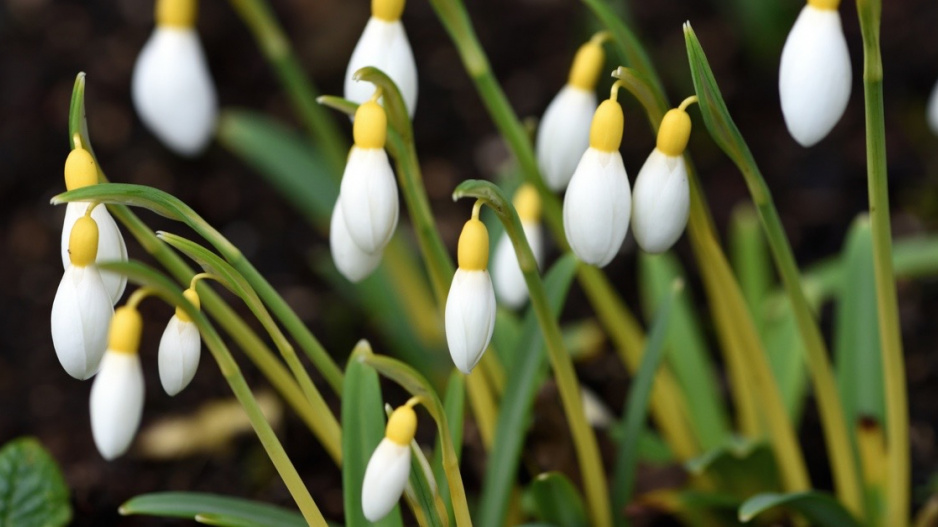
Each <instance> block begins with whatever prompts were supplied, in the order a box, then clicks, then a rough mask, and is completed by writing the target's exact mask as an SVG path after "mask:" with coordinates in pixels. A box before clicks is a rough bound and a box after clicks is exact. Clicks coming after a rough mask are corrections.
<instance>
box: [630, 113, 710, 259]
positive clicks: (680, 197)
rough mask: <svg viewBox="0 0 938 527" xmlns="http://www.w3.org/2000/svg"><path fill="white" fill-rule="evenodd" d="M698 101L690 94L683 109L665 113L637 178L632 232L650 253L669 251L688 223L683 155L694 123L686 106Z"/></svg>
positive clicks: (685, 170)
mask: <svg viewBox="0 0 938 527" xmlns="http://www.w3.org/2000/svg"><path fill="white" fill-rule="evenodd" d="M696 100H697V98H696V96H694V97H689V98H688V99H686V100H685V101H684V103H682V104H681V106H680V108H676V109H673V110H670V111H668V113H667V114H665V116H664V119H663V120H662V121H661V127H660V128H659V130H658V142H657V145H656V146H655V149H654V150H653V151H652V152H651V155H649V156H648V159H647V160H646V161H645V164H644V165H642V169H641V170H640V171H639V173H638V177H637V178H635V191H634V192H633V194H632V233H633V234H634V235H635V241H636V242H638V245H639V246H640V247H641V248H642V249H643V250H645V251H646V252H650V253H660V252H664V251H666V250H668V249H669V248H670V247H671V246H672V245H674V242H676V241H677V239H678V238H680V237H681V234H682V233H683V232H684V227H685V226H687V217H688V215H689V214H690V186H689V185H688V182H687V166H686V165H685V164H684V158H683V157H682V156H683V153H684V149H685V148H686V147H687V141H688V139H689V138H690V129H691V122H690V116H688V115H687V112H686V111H685V109H686V107H687V105H688V104H691V103H693V102H694V101H696Z"/></svg>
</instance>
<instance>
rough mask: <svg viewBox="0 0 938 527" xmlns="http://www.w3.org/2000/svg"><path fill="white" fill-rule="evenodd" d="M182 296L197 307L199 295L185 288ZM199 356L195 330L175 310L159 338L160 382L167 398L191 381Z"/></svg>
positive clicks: (197, 336)
mask: <svg viewBox="0 0 938 527" xmlns="http://www.w3.org/2000/svg"><path fill="white" fill-rule="evenodd" d="M183 295H185V297H186V299H187V300H189V302H191V303H192V304H193V305H194V306H195V307H196V308H198V307H199V305H200V303H199V294H198V293H196V292H195V289H194V288H192V287H190V288H189V289H186V290H185V291H183ZM201 354H202V339H201V335H200V333H199V328H198V327H197V326H196V325H195V322H193V321H192V319H191V318H189V315H188V314H186V312H185V311H184V310H183V309H182V308H179V307H177V308H176V313H175V314H174V315H173V316H172V318H170V319H169V323H168V324H167V325H166V329H165V330H164V331H163V337H162V338H161V339H160V351H159V367H160V383H161V384H162V385H163V390H164V391H166V393H167V394H168V395H176V394H177V393H179V392H181V391H182V390H183V389H185V387H186V386H188V385H189V383H190V382H192V378H193V377H195V372H196V370H197V369H198V368H199V359H200V357H201Z"/></svg>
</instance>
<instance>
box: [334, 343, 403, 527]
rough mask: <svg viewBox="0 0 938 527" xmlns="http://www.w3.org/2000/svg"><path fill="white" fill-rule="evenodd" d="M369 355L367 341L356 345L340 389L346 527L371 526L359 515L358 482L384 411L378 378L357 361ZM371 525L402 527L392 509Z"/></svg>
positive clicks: (398, 513)
mask: <svg viewBox="0 0 938 527" xmlns="http://www.w3.org/2000/svg"><path fill="white" fill-rule="evenodd" d="M370 351H371V346H370V345H369V344H368V342H367V341H365V340H362V341H359V342H358V344H357V345H356V346H355V349H354V350H352V354H351V356H350V357H349V360H348V364H346V366H345V380H344V383H343V385H342V430H343V431H344V432H345V433H344V434H342V497H343V499H344V504H345V524H346V525H347V526H348V527H358V526H368V525H372V523H371V522H369V521H368V520H367V519H366V518H365V514H364V512H362V482H363V481H364V479H365V467H367V466H368V461H369V460H370V459H371V454H372V453H374V451H375V448H377V446H378V443H380V442H381V440H382V439H383V438H384V422H385V419H384V410H383V409H382V407H383V401H382V398H381V385H380V384H379V382H378V374H377V373H376V372H375V370H374V369H372V368H369V367H367V366H365V365H364V364H362V363H361V361H360V360H359V359H360V358H361V357H362V356H363V355H364V354H366V353H369V352H370ZM375 525H382V526H385V527H393V526H400V525H402V522H401V511H400V509H399V508H398V507H396V506H395V507H394V509H393V510H392V511H391V513H390V514H388V515H387V516H385V517H384V519H382V520H381V521H380V522H378V523H376V524H375Z"/></svg>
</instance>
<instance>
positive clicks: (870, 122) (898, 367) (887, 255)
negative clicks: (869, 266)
mask: <svg viewBox="0 0 938 527" xmlns="http://www.w3.org/2000/svg"><path fill="white" fill-rule="evenodd" d="M857 12H858V14H859V18H860V29H861V32H862V34H863V88H864V90H863V92H864V97H863V99H864V104H865V109H866V159H867V173H868V181H869V196H870V197H869V199H870V222H871V227H872V235H873V264H874V266H873V267H874V271H875V274H876V297H877V299H878V300H879V302H878V305H879V310H878V313H879V333H880V340H881V347H882V354H883V375H884V379H885V388H886V431H887V442H888V447H887V454H886V457H887V483H886V489H887V491H886V520H885V523H886V525H906V524H907V523H908V521H909V485H910V474H909V473H910V469H909V409H908V400H907V398H908V395H907V394H906V391H905V390H906V387H905V362H904V358H903V356H902V334H901V331H900V328H899V309H898V305H897V300H896V283H895V278H894V277H893V268H892V234H891V226H890V218H889V185H888V174H887V170H886V132H885V128H886V126H885V119H884V116H883V63H882V57H881V55H880V46H879V28H880V15H881V12H882V4H881V1H880V0H857Z"/></svg>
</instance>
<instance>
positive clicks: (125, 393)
mask: <svg viewBox="0 0 938 527" xmlns="http://www.w3.org/2000/svg"><path fill="white" fill-rule="evenodd" d="M143 395H144V389H143V371H142V370H141V368H140V358H139V357H138V355H137V354H136V353H121V352H116V351H111V350H108V351H107V353H105V354H104V358H103V359H102V360H101V372H100V373H99V374H98V376H97V377H96V378H95V380H94V385H93V386H92V387H91V401H90V410H91V433H92V435H93V436H94V444H95V445H96V446H97V447H98V452H101V456H103V457H104V459H107V460H111V459H114V458H116V457H117V456H120V455H121V454H123V453H124V452H126V451H127V448H128V447H129V446H130V443H131V442H132V441H133V439H134V435H135V434H136V433H137V427H138V426H139V425H140V416H141V414H142V413H143Z"/></svg>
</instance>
